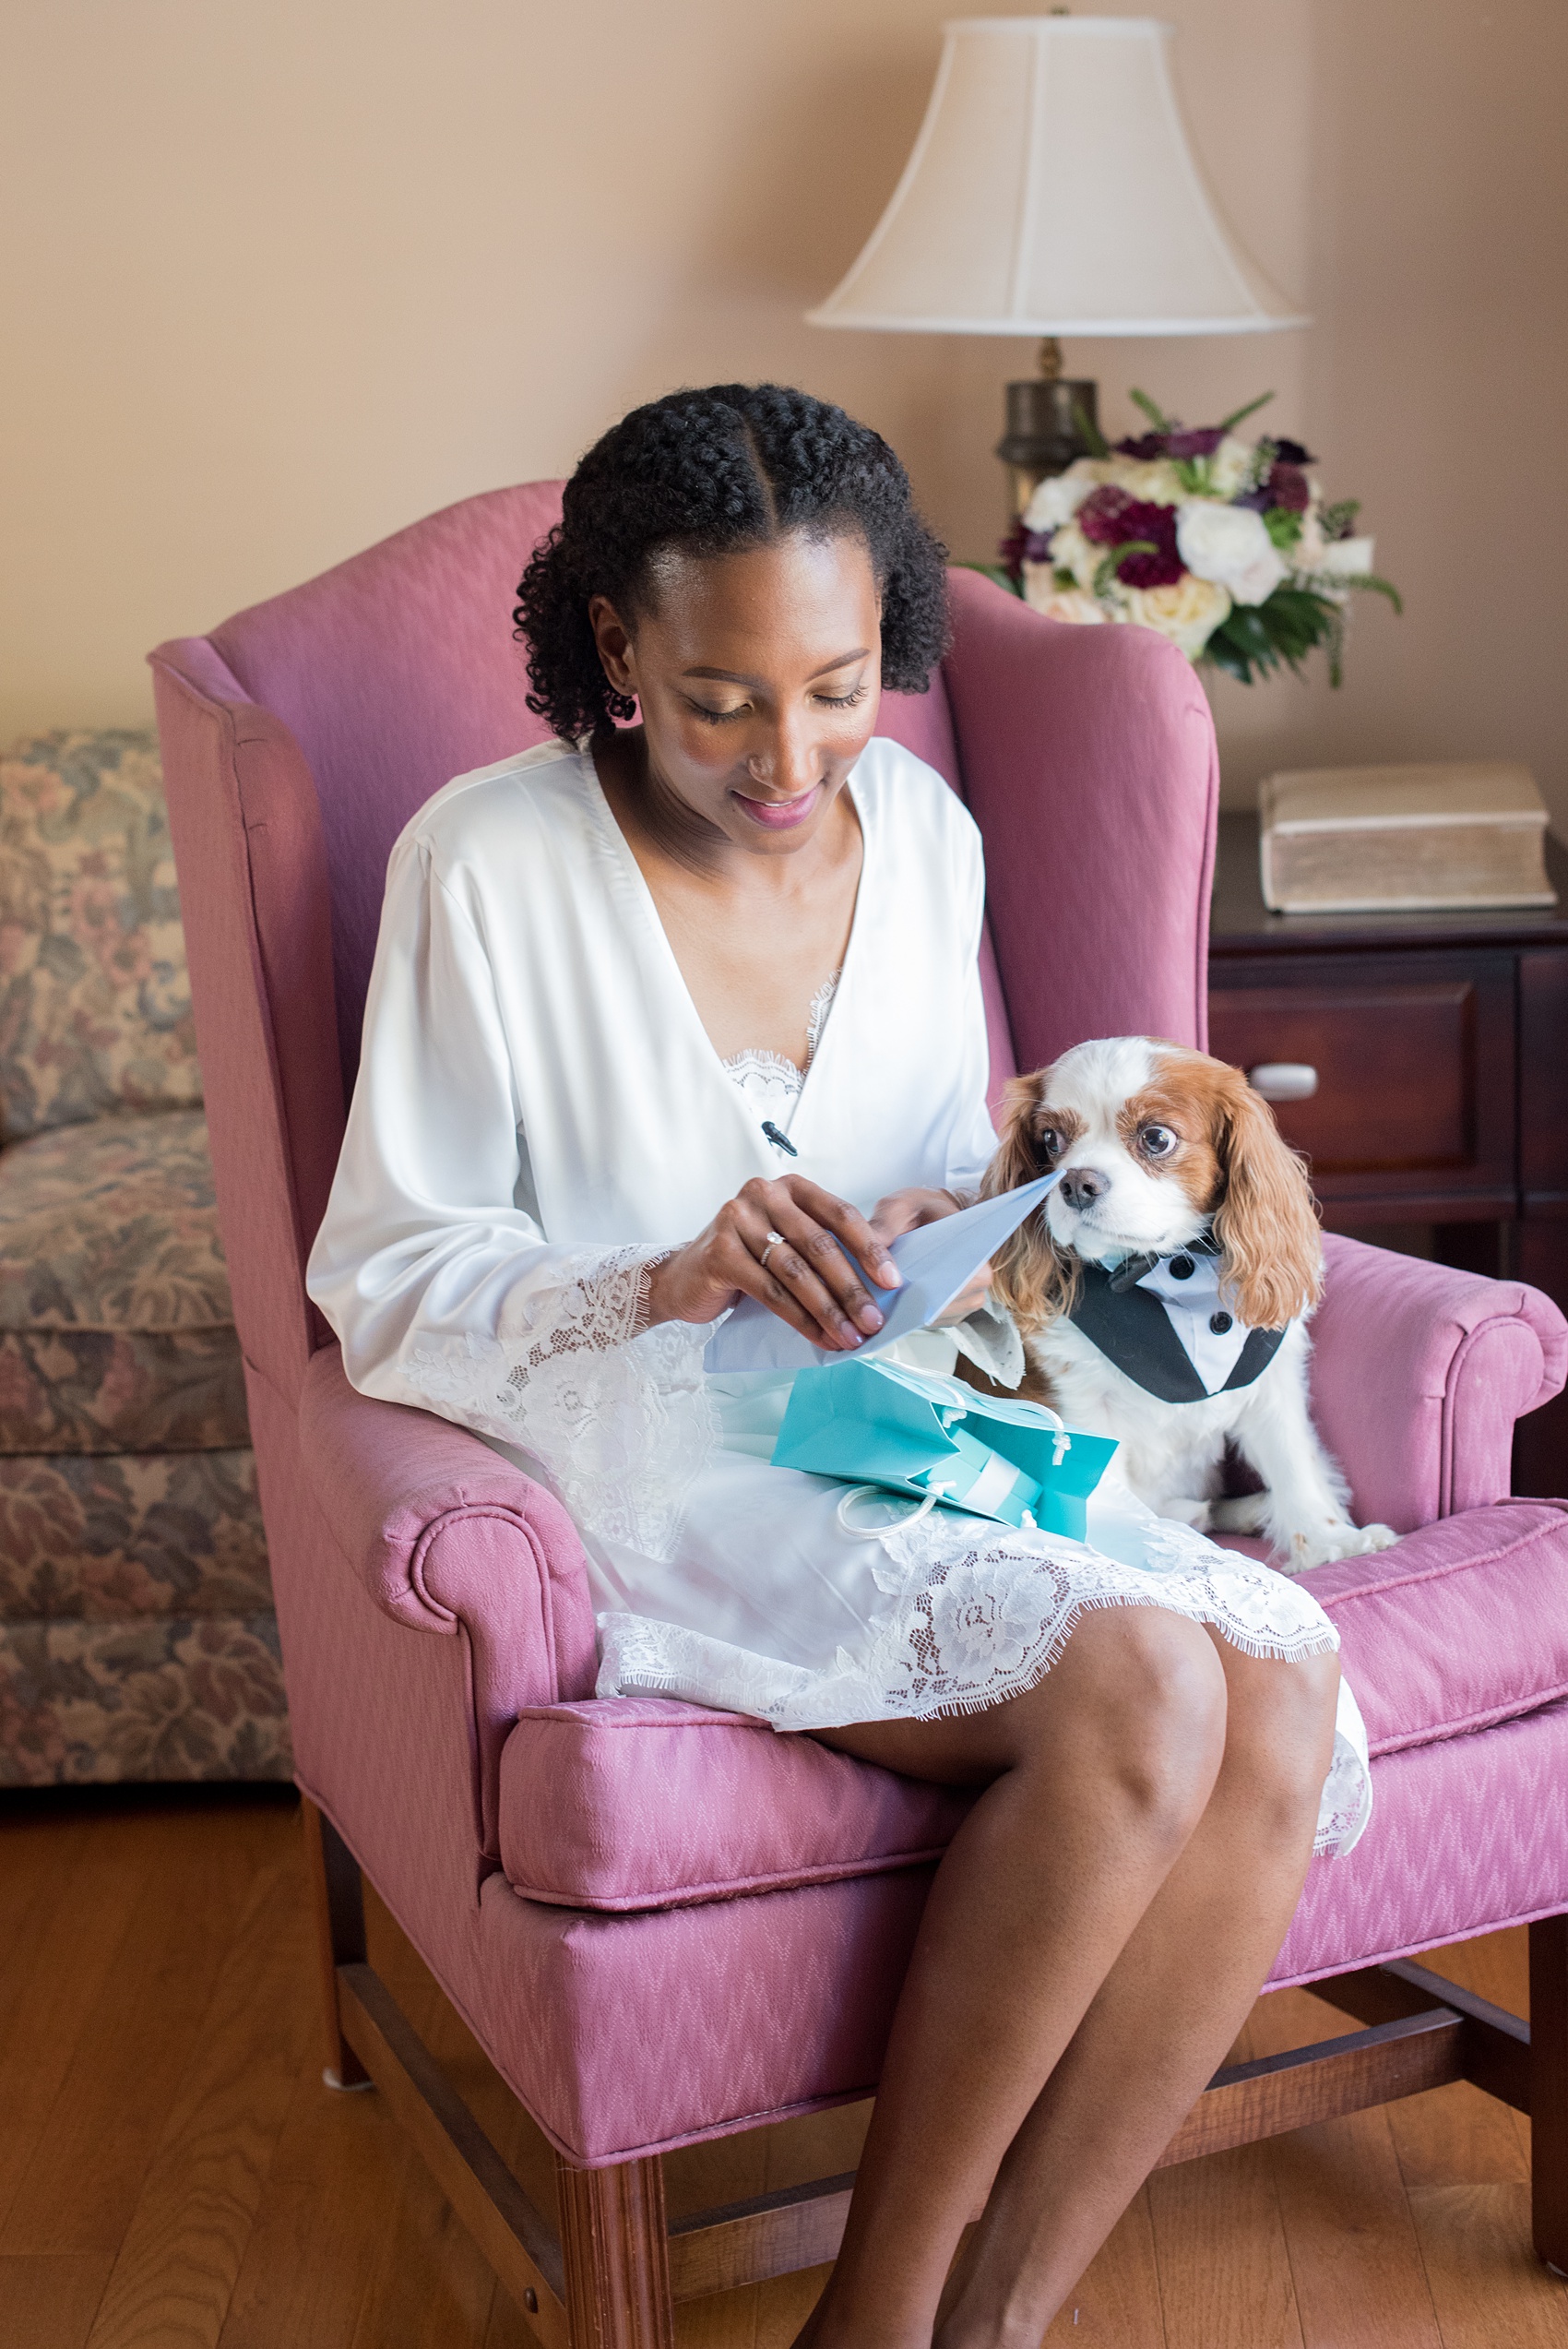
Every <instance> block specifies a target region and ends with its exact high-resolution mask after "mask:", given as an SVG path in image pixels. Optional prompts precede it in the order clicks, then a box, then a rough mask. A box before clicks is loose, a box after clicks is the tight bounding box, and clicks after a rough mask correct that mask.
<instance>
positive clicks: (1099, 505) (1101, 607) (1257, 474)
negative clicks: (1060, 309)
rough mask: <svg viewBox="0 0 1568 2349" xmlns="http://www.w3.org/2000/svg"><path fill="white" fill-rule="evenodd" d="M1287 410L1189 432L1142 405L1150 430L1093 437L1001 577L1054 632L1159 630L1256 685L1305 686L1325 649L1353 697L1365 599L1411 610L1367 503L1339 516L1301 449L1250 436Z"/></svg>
mask: <svg viewBox="0 0 1568 2349" xmlns="http://www.w3.org/2000/svg"><path fill="white" fill-rule="evenodd" d="M1273 397H1274V394H1273V393H1272V392H1265V393H1264V395H1263V397H1262V398H1261V399H1253V400H1251V401H1250V402H1249V403H1248V405H1247V406H1246V407H1245V408H1239V409H1238V410H1237V411H1236V413H1235V414H1234V415H1233V416H1228V417H1227V418H1226V420H1225V422H1224V423H1222V424H1204V425H1201V426H1199V427H1197V428H1196V429H1194V430H1189V429H1188V428H1187V427H1186V426H1184V425H1182V424H1180V423H1177V422H1176V421H1175V419H1174V418H1173V417H1170V416H1165V415H1162V414H1161V413H1160V411H1159V410H1158V408H1157V407H1156V406H1155V404H1154V402H1153V400H1152V399H1149V398H1148V397H1147V395H1146V393H1144V392H1141V391H1134V394H1133V398H1134V400H1135V401H1136V403H1137V405H1138V406H1139V408H1141V409H1142V411H1143V412H1144V414H1145V415H1146V417H1147V418H1148V420H1149V424H1150V427H1151V429H1150V430H1149V431H1148V432H1146V433H1140V434H1138V435H1136V436H1135V437H1134V438H1131V439H1127V440H1119V441H1118V442H1117V443H1116V446H1115V447H1114V448H1112V447H1111V445H1110V443H1109V442H1107V441H1106V440H1104V439H1102V438H1101V437H1100V435H1099V434H1098V433H1093V434H1091V446H1092V447H1093V449H1094V453H1093V454H1092V455H1091V456H1088V457H1080V458H1079V459H1077V461H1076V462H1075V464H1072V465H1069V466H1068V468H1067V470H1066V471H1065V472H1064V473H1058V474H1056V475H1054V476H1053V477H1052V478H1051V479H1050V480H1048V481H1043V482H1041V483H1040V484H1039V488H1038V489H1037V490H1036V492H1035V494H1034V495H1033V497H1032V498H1031V499H1030V500H1029V504H1028V509H1027V511H1026V512H1025V514H1024V515H1023V517H1022V519H1020V520H1019V522H1018V523H1017V524H1016V526H1015V528H1014V530H1013V531H1012V532H1011V533H1010V535H1009V536H1008V537H1007V538H1006V539H1005V540H1004V542H1003V545H1002V549H1001V554H1002V563H1001V566H1000V570H999V572H998V573H996V574H993V576H999V577H1001V578H1003V579H1004V581H1005V583H1006V584H1007V585H1009V586H1010V587H1012V588H1013V590H1015V592H1016V593H1017V594H1019V595H1021V596H1023V598H1024V599H1025V601H1026V602H1028V603H1030V604H1032V605H1033V606H1034V608H1035V610H1036V611H1037V612H1043V613H1045V614H1048V616H1049V617H1050V618H1051V619H1053V620H1071V621H1078V622H1083V621H1089V622H1098V621H1103V620H1121V621H1131V622H1132V623H1133V624H1134V626H1139V627H1145V628H1157V629H1158V631H1159V633H1160V635H1161V636H1167V637H1170V639H1171V641H1172V642H1173V643H1175V644H1178V645H1180V646H1181V648H1182V651H1183V652H1184V653H1185V654H1186V656H1187V658H1188V660H1189V661H1211V662H1214V663H1215V664H1216V665H1217V666H1218V667H1219V668H1222V669H1229V672H1230V674H1231V675H1232V676H1235V677H1240V678H1241V683H1242V684H1243V685H1251V684H1252V683H1253V680H1254V679H1255V678H1257V677H1259V676H1265V675H1266V674H1269V672H1271V671H1272V670H1275V669H1277V668H1278V667H1279V665H1280V663H1281V662H1284V663H1285V664H1286V665H1287V666H1288V667H1289V668H1291V669H1293V670H1295V671H1296V672H1297V674H1301V663H1302V661H1303V660H1304V658H1305V656H1306V655H1307V654H1308V653H1309V652H1310V651H1312V650H1313V647H1314V646H1316V645H1323V646H1324V647H1325V649H1326V650H1327V653H1328V674H1329V682H1330V683H1331V684H1332V685H1338V683H1339V681H1340V675H1341V664H1342V655H1343V650H1344V641H1345V609H1346V605H1347V603H1348V601H1349V597H1350V594H1351V591H1352V590H1354V589H1357V588H1371V589H1372V590H1374V591H1375V592H1376V593H1377V594H1379V595H1385V596H1386V597H1387V598H1388V600H1389V602H1391V603H1392V604H1393V606H1394V608H1395V610H1396V612H1397V611H1399V610H1401V609H1402V608H1403V607H1402V606H1401V604H1400V602H1399V597H1398V594H1397V592H1396V590H1395V589H1394V588H1393V587H1391V586H1390V585H1389V583H1388V581H1387V580H1386V579H1380V578H1378V577H1377V576H1376V574H1375V573H1374V571H1373V570H1372V540H1371V539H1370V538H1359V537H1357V536H1355V535H1354V532H1355V523H1356V516H1357V514H1358V513H1359V512H1360V507H1359V505H1358V504H1357V502H1356V500H1355V499H1354V498H1347V499H1346V500H1344V502H1343V503H1341V504H1339V505H1336V506H1325V505H1324V502H1323V498H1322V495H1321V492H1320V491H1319V488H1318V485H1317V483H1316V482H1315V481H1314V480H1313V479H1312V478H1311V476H1310V475H1309V474H1308V472H1307V470H1306V469H1307V467H1308V466H1309V465H1311V464H1313V462H1314V461H1315V460H1314V459H1313V458H1311V457H1309V455H1308V454H1307V451H1306V450H1305V449H1304V448H1303V447H1301V443H1300V441H1295V440H1284V439H1278V440H1276V439H1272V438H1270V437H1268V436H1267V435H1264V436H1263V437H1262V438H1260V439H1257V440H1242V439H1241V438H1239V437H1238V435H1237V433H1236V426H1237V425H1238V424H1239V423H1241V421H1242V419H1243V418H1244V417H1247V416H1250V415H1252V414H1253V411H1255V410H1257V409H1259V408H1262V407H1263V406H1264V405H1265V403H1266V401H1268V400H1270V399H1273ZM1079 421H1080V423H1084V422H1085V421H1086V420H1084V419H1083V418H1080V420H1079Z"/></svg>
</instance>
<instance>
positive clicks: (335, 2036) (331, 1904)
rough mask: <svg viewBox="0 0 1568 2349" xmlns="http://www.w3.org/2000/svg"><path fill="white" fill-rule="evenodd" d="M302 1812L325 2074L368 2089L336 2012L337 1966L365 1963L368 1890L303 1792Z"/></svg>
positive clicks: (334, 2084) (331, 2081) (336, 2083)
mask: <svg viewBox="0 0 1568 2349" xmlns="http://www.w3.org/2000/svg"><path fill="white" fill-rule="evenodd" d="M300 1810H301V1815H302V1818H303V1823H304V1835H305V1868H306V1872H307V1874H308V1875H309V1878H310V1889H311V1906H312V1908H313V1909H314V1911H315V1946H316V1955H317V1960H318V1962H319V1964H320V1968H321V2013H322V2022H323V2024H324V2026H325V2029H326V2034H327V2036H326V2042H325V2049H326V2056H327V2069H326V2072H325V2075H324V2077H325V2079H326V2081H327V2086H328V2087H329V2088H368V2087H369V2086H370V2085H371V2078H370V2074H369V2072H367V2071H366V2069H365V2068H364V2066H363V2064H362V2063H361V2061H360V2059H359V2057H357V2056H356V2055H355V2053H354V2051H353V2049H352V2048H351V2047H350V2045H349V2043H348V2041H347V2040H346V2039H345V2038H344V2036H343V2027H342V2024H341V2022H340V2021H339V2013H338V1969H339V1966H340V1965H362V1964H363V1963H364V1955H365V1942H364V1890H363V1887H362V1883H361V1880H360V1870H359V1863H358V1861H357V1860H356V1859H355V1857H354V1855H353V1854H352V1852H350V1849H349V1847H348V1845H347V1843H345V1842H344V1841H343V1839H342V1837H341V1836H340V1835H339V1832H338V1830H337V1829H336V1828H335V1827H334V1826H333V1824H332V1821H331V1820H330V1819H329V1818H323V1817H322V1814H321V1813H320V1811H318V1810H317V1808H316V1806H315V1804H314V1803H313V1802H312V1801H311V1799H310V1797H309V1796H308V1795H302V1796H301V1798H300Z"/></svg>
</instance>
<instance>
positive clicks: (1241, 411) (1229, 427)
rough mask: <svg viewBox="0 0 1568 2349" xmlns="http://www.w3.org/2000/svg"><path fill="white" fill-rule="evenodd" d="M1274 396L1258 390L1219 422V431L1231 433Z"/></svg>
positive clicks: (1266, 404)
mask: <svg viewBox="0 0 1568 2349" xmlns="http://www.w3.org/2000/svg"><path fill="white" fill-rule="evenodd" d="M1137 396H1138V395H1137V393H1136V392H1134V394H1133V397H1134V399H1136V398H1137ZM1274 396H1275V395H1274V393H1273V392H1272V391H1260V392H1259V394H1258V396H1257V398H1256V399H1249V400H1248V402H1247V404H1246V406H1245V407H1244V408H1236V409H1233V410H1232V411H1231V412H1230V414H1229V416H1227V417H1226V418H1225V419H1224V421H1223V423H1221V424H1220V427H1219V429H1220V431H1221V432H1222V433H1233V432H1234V431H1235V429H1236V427H1237V425H1238V424H1239V423H1241V422H1242V420H1243V419H1244V418H1245V417H1248V416H1255V415H1256V413H1257V411H1258V410H1259V409H1260V408H1266V407H1267V406H1268V403H1269V401H1270V400H1271V399H1273V398H1274Z"/></svg>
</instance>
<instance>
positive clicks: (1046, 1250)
mask: <svg viewBox="0 0 1568 2349" xmlns="http://www.w3.org/2000/svg"><path fill="white" fill-rule="evenodd" d="M1049 1074H1050V1071H1049V1070H1048V1069H1037V1070H1036V1071H1035V1073H1034V1075H1033V1076H1032V1077H1012V1078H1010V1079H1008V1081H1007V1084H1006V1087H1005V1089H1004V1091H1003V1095H1002V1115H1001V1117H1000V1119H999V1121H998V1124H999V1127H1000V1131H1001V1137H1002V1140H1001V1147H1000V1149H999V1150H998V1151H997V1153H996V1156H995V1157H994V1158H993V1159H992V1162H991V1165H990V1167H989V1168H988V1170H987V1172H986V1177H985V1181H984V1182H983V1183H982V1184H981V1186H980V1193H981V1196H982V1198H988V1199H990V1198H999V1197H1000V1196H1001V1194H1002V1193H1003V1192H1004V1191H1016V1190H1018V1189H1020V1188H1021V1187H1022V1186H1023V1185H1024V1184H1025V1183H1032V1182H1033V1181H1034V1180H1035V1179H1036V1177H1037V1176H1038V1175H1040V1174H1049V1173H1050V1172H1051V1161H1050V1159H1049V1158H1048V1157H1047V1156H1046V1154H1045V1152H1044V1151H1043V1150H1042V1149H1041V1148H1040V1145H1039V1133H1038V1130H1037V1128H1038V1126H1039V1111H1040V1104H1041V1101H1042V1098H1043V1081H1044V1079H1045V1078H1046V1077H1047V1076H1049ZM992 1288H993V1289H994V1290H995V1292H996V1294H997V1295H998V1296H999V1297H1000V1298H1001V1299H1002V1302H1003V1304H1004V1305H1005V1306H1007V1307H1008V1308H1009V1310H1010V1311H1011V1312H1012V1313H1013V1314H1014V1315H1015V1316H1016V1318H1017V1320H1018V1323H1019V1325H1020V1327H1021V1328H1023V1329H1025V1330H1039V1329H1043V1327H1044V1326H1045V1324H1046V1323H1047V1322H1048V1321H1055V1320H1057V1319H1059V1318H1060V1317H1061V1316H1062V1315H1063V1314H1064V1313H1070V1312H1071V1311H1072V1309H1073V1305H1074V1301H1075V1298H1076V1296H1077V1293H1078V1264H1077V1258H1075V1257H1073V1256H1070V1255H1069V1254H1068V1253H1067V1251H1066V1250H1065V1249H1063V1248H1059V1247H1058V1246H1057V1245H1056V1242H1055V1241H1054V1240H1053V1239H1052V1237H1051V1228H1050V1226H1049V1224H1048V1223H1047V1222H1046V1220H1045V1210H1044V1208H1043V1207H1037V1208H1036V1210H1035V1211H1034V1213H1033V1214H1032V1215H1028V1216H1026V1217H1025V1219H1024V1221H1023V1222H1022V1223H1021V1224H1020V1225H1019V1227H1018V1229H1017V1230H1016V1232H1015V1233H1014V1234H1013V1236H1012V1238H1011V1239H1009V1240H1007V1241H1006V1242H1005V1243H1004V1245H1003V1246H1001V1247H1000V1248H998V1250H997V1252H996V1254H995V1255H994V1256H993V1257H992Z"/></svg>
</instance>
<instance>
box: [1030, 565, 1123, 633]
mask: <svg viewBox="0 0 1568 2349" xmlns="http://www.w3.org/2000/svg"><path fill="white" fill-rule="evenodd" d="M1024 602H1026V603H1027V604H1028V606H1029V608H1030V610H1031V611H1034V612H1043V613H1044V614H1045V616H1046V618H1047V619H1048V620H1069V621H1071V622H1073V623H1074V625H1075V626H1079V627H1087V626H1093V625H1094V624H1095V623H1096V622H1097V621H1102V620H1103V619H1104V618H1105V616H1106V615H1105V608H1104V606H1103V605H1102V604H1100V603H1097V602H1096V601H1095V599H1094V597H1093V596H1092V595H1086V594H1085V593H1084V591H1083V589H1082V588H1059V587H1058V586H1057V584H1056V570H1055V566H1054V565H1053V564H1051V563H1026V564H1025V566H1024Z"/></svg>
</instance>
